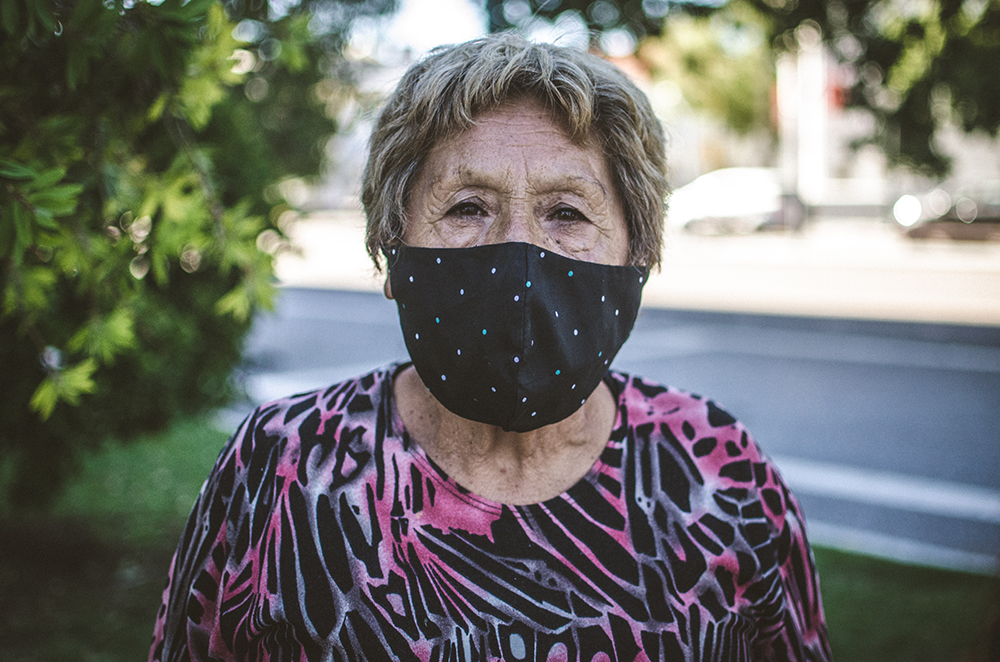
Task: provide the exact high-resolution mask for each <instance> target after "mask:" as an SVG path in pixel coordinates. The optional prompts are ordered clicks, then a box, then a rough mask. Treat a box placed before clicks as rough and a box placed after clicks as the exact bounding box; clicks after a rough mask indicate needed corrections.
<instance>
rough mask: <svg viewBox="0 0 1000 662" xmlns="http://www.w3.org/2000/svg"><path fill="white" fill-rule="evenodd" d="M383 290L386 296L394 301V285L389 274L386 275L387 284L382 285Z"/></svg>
mask: <svg viewBox="0 0 1000 662" xmlns="http://www.w3.org/2000/svg"><path fill="white" fill-rule="evenodd" d="M382 292H383V293H384V294H385V298H386V299H388V300H389V301H392V285H391V284H390V282H389V274H388V273H386V275H385V285H383V286H382Z"/></svg>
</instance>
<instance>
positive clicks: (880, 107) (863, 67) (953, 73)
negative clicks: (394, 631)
mask: <svg viewBox="0 0 1000 662" xmlns="http://www.w3.org/2000/svg"><path fill="white" fill-rule="evenodd" d="M749 2H750V3H751V4H752V5H754V6H755V7H757V8H758V9H759V10H760V11H761V12H762V13H763V14H764V15H766V16H767V17H768V19H769V20H770V22H771V29H770V32H771V34H772V35H773V36H774V37H775V44H776V45H777V46H778V47H779V48H794V47H795V44H794V34H795V32H794V31H795V30H796V29H797V28H798V27H799V26H802V25H812V26H813V27H815V28H818V29H819V30H821V32H822V34H823V38H824V40H825V41H826V42H827V44H828V45H829V46H830V48H831V50H832V52H833V53H834V54H835V55H836V56H837V57H838V59H840V60H841V61H842V62H843V63H844V64H845V65H848V66H847V71H849V72H853V74H854V80H853V81H850V86H849V88H850V89H849V94H848V95H847V104H848V105H849V106H852V107H857V108H864V109H866V110H868V111H870V112H871V113H873V114H874V116H875V117H876V118H877V120H878V125H879V129H878V132H877V134H876V135H875V136H873V137H872V140H871V142H873V143H875V144H877V145H878V146H879V147H881V148H882V150H883V151H884V152H885V153H886V155H887V156H888V157H889V159H890V161H891V162H893V163H897V164H903V165H908V166H911V167H914V168H918V169H922V170H925V171H927V172H928V173H930V174H938V175H940V174H944V173H946V172H947V170H948V166H949V160H948V157H947V156H946V155H944V154H941V153H940V152H938V151H937V150H936V149H935V145H934V140H933V138H934V132H935V130H936V129H937V128H939V127H941V126H943V125H945V124H947V123H950V122H954V123H955V124H957V125H958V126H960V127H961V128H962V129H964V130H965V131H967V132H973V131H984V132H986V133H988V134H990V135H992V136H994V137H996V135H997V132H998V129H1000V103H997V100H998V99H1000V77H998V76H997V75H996V73H995V72H994V71H993V68H992V67H991V66H990V65H991V64H993V63H996V62H1000V3H998V2H997V1H996V0H927V1H926V2H907V1H905V0H879V1H875V2H872V1H868V2H861V1H859V0H840V1H838V2H829V3H821V2H792V1H791V0H749Z"/></svg>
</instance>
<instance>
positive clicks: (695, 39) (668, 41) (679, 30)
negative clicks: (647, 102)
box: [636, 2, 774, 134]
mask: <svg viewBox="0 0 1000 662" xmlns="http://www.w3.org/2000/svg"><path fill="white" fill-rule="evenodd" d="M763 28H764V25H763V23H762V21H761V18H760V16H759V15H758V14H757V13H756V12H754V11H753V10H752V9H750V8H749V7H748V6H747V5H745V4H742V3H738V2H733V3H730V4H728V5H726V6H725V7H723V8H722V9H720V10H718V11H717V12H715V13H713V14H712V15H711V16H692V15H689V14H684V15H679V16H676V17H674V18H672V19H671V20H670V21H669V22H667V23H666V24H665V25H664V26H663V30H662V33H661V34H660V36H650V37H647V38H646V39H645V40H643V41H642V43H641V44H640V45H639V48H638V51H637V52H636V56H637V57H638V58H639V60H640V61H641V62H643V63H644V64H645V65H646V67H647V68H648V69H649V70H650V72H651V73H652V75H653V78H654V80H661V81H670V82H671V83H673V84H675V85H677V87H678V89H679V91H680V93H681V94H682V95H683V97H684V99H685V100H686V101H687V103H688V104H689V105H690V106H691V107H692V108H694V109H695V110H699V111H702V112H705V113H707V114H709V115H712V116H714V117H716V118H718V119H720V120H722V121H724V122H725V123H726V124H727V125H728V126H730V127H731V128H733V129H734V130H736V132H738V133H740V134H747V133H749V132H751V131H753V130H760V129H763V130H765V131H766V130H769V129H770V128H771V126H772V121H771V91H772V88H773V86H774V62H773V59H772V54H771V51H770V48H769V45H768V43H767V41H766V39H765V35H764V29H763Z"/></svg>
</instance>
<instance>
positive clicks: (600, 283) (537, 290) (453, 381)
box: [385, 243, 649, 432]
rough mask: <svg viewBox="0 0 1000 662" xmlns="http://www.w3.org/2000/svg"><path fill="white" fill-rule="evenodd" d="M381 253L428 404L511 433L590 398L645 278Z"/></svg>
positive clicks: (519, 256)
mask: <svg viewBox="0 0 1000 662" xmlns="http://www.w3.org/2000/svg"><path fill="white" fill-rule="evenodd" d="M385 253H386V258H387V259H388V262H389V277H390V279H391V280H390V285H391V287H392V294H393V297H394V298H395V299H396V303H397V305H398V308H399V322H400V325H401V327H402V329H403V336H404V338H405V340H406V348H407V350H409V352H410V358H411V359H412V360H413V365H414V367H415V368H416V370H417V373H418V374H419V375H420V378H421V379H422V380H423V382H424V384H425V385H426V386H427V388H428V389H429V390H430V392H431V394H432V395H434V397H435V398H437V399H438V401H439V402H441V404H442V405H444V406H445V407H447V408H448V409H449V410H450V411H452V412H453V413H455V414H458V415H459V416H462V417H463V418H468V419H471V420H474V421H479V422H482V423H489V424H490V425H497V426H500V427H501V428H503V429H504V430H508V431H510V430H513V431H517V432H526V431H528V430H534V429H537V428H540V427H542V426H543V425H548V424H550V423H555V422H557V421H561V420H563V419H564V418H566V417H567V416H569V415H570V414H572V413H573V412H575V411H576V410H577V409H579V408H580V406H581V405H582V404H583V403H584V401H585V400H586V399H587V398H588V397H589V396H590V394H591V393H592V392H593V391H594V389H595V388H597V386H598V384H599V383H600V382H601V379H602V378H603V377H604V375H605V373H606V372H607V370H608V366H609V365H610V364H611V360H612V359H614V357H615V354H617V353H618V350H619V349H621V346H622V344H623V343H624V342H625V340H626V338H628V335H629V333H630V332H631V331H632V325H633V324H634V323H635V317H636V314H637V313H638V311H639V300H640V298H641V294H642V287H643V285H644V284H645V282H646V279H647V277H648V275H649V269H647V268H646V267H621V266H608V265H603V264H594V263H591V262H580V261H578V260H572V259H570V258H567V257H563V256H561V255H557V254H555V253H552V252H551V251H548V250H546V249H543V248H539V247H538V246H533V245H531V244H524V243H503V244H491V245H487V246H477V247H473V248H414V247H410V246H397V247H394V248H390V249H387V250H386V251H385Z"/></svg>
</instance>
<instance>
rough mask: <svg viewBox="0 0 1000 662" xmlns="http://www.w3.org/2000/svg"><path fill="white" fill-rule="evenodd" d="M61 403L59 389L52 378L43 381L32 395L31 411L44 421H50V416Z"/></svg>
mask: <svg viewBox="0 0 1000 662" xmlns="http://www.w3.org/2000/svg"><path fill="white" fill-rule="evenodd" d="M58 402H59V388H58V387H57V386H56V382H55V380H54V379H53V378H52V377H51V376H50V377H46V378H45V379H43V380H42V383H41V384H39V385H38V388H36V389H35V392H34V393H33V394H32V395H31V402H30V405H31V409H32V410H33V411H35V412H37V413H38V416H39V418H41V419H42V420H43V421H47V420H49V416H51V415H52V412H53V411H55V409H56V404H57V403H58Z"/></svg>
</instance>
